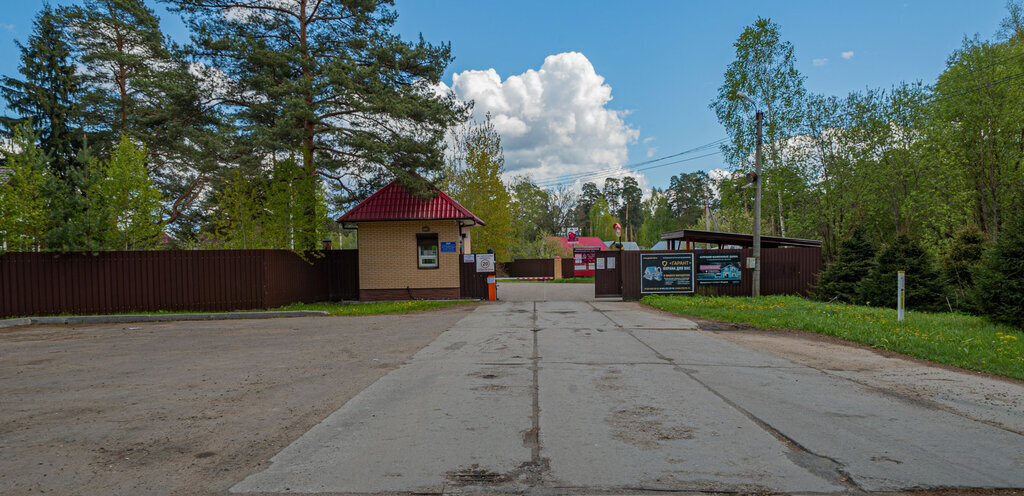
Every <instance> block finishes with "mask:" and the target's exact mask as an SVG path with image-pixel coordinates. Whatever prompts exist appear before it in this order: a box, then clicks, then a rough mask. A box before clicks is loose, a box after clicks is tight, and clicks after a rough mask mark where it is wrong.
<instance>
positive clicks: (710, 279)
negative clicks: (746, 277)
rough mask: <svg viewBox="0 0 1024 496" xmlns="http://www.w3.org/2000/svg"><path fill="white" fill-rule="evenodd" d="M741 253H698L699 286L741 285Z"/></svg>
mask: <svg viewBox="0 0 1024 496" xmlns="http://www.w3.org/2000/svg"><path fill="white" fill-rule="evenodd" d="M742 276H743V271H741V270H740V254H739V253H698V254H697V284H739V283H740V280H741V279H742Z"/></svg>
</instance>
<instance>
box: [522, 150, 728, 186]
mask: <svg viewBox="0 0 1024 496" xmlns="http://www.w3.org/2000/svg"><path fill="white" fill-rule="evenodd" d="M721 153H722V151H721V150H718V151H714V152H711V153H707V154H704V155H699V156H696V157H690V158H684V159H682V160H676V161H674V162H667V163H664V164H658V165H652V166H650V167H642V168H637V169H626V168H625V167H623V168H621V169H612V170H611V171H609V172H600V173H593V174H590V175H589V176H593V177H600V176H603V175H605V174H608V173H610V172H616V171H620V170H623V171H626V172H630V173H638V172H643V171H648V170H651V169H657V168H659V167H667V166H669V165H676V164H681V163H683V162H690V161H693V160H698V159H702V158H707V157H713V156H715V155H721ZM588 178H590V177H584V178H576V179H569V180H564V181H555V182H551V181H546V183H547V184H544V185H540V184H538V186H540V187H542V188H543V187H551V186H557V185H560V184H568V183H572V182H576V181H580V180H583V179H588Z"/></svg>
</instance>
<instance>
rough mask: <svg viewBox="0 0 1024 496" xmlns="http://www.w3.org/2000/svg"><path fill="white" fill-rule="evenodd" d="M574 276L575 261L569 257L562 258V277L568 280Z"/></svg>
mask: <svg viewBox="0 0 1024 496" xmlns="http://www.w3.org/2000/svg"><path fill="white" fill-rule="evenodd" d="M575 274H576V260H574V259H573V258H572V257H571V256H569V257H563V258H562V277H564V278H566V279H568V278H570V277H575Z"/></svg>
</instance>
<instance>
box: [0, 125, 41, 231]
mask: <svg viewBox="0 0 1024 496" xmlns="http://www.w3.org/2000/svg"><path fill="white" fill-rule="evenodd" d="M13 134H14V138H13V140H12V142H11V148H12V149H14V150H15V152H13V153H9V154H7V156H6V157H5V161H4V164H3V167H2V168H0V251H4V250H9V251H38V250H40V249H42V248H43V247H44V246H45V242H46V228H47V220H46V198H45V197H44V196H43V194H44V191H45V186H46V183H47V180H48V177H49V175H50V174H49V171H48V170H47V166H46V156H45V155H44V154H43V152H42V150H40V149H39V148H38V147H37V146H36V134H35V133H34V132H33V131H32V129H31V128H29V127H28V126H27V125H21V126H18V127H16V128H15V129H14V133H13Z"/></svg>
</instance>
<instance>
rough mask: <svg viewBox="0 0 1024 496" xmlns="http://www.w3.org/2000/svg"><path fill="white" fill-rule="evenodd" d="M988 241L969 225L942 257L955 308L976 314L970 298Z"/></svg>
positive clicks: (957, 235)
mask: <svg viewBox="0 0 1024 496" xmlns="http://www.w3.org/2000/svg"><path fill="white" fill-rule="evenodd" d="M987 242H988V239H987V238H986V237H985V233H983V232H981V229H980V228H978V226H976V225H974V224H968V225H966V226H964V227H963V228H962V229H961V230H959V231H957V233H956V235H955V236H954V237H953V241H952V243H951V244H950V246H949V249H948V250H947V251H946V253H945V254H944V255H943V256H942V259H941V263H942V274H943V276H945V278H946V280H947V281H949V284H950V288H951V291H952V293H953V294H952V300H953V304H954V305H955V308H957V309H960V310H964V311H968V312H974V311H975V308H974V305H973V304H972V302H971V300H970V298H969V297H968V296H969V294H970V293H971V291H973V290H974V276H973V275H972V274H973V273H974V272H975V271H977V270H978V264H979V262H980V261H981V255H982V253H984V251H985V246H986V244H987Z"/></svg>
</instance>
